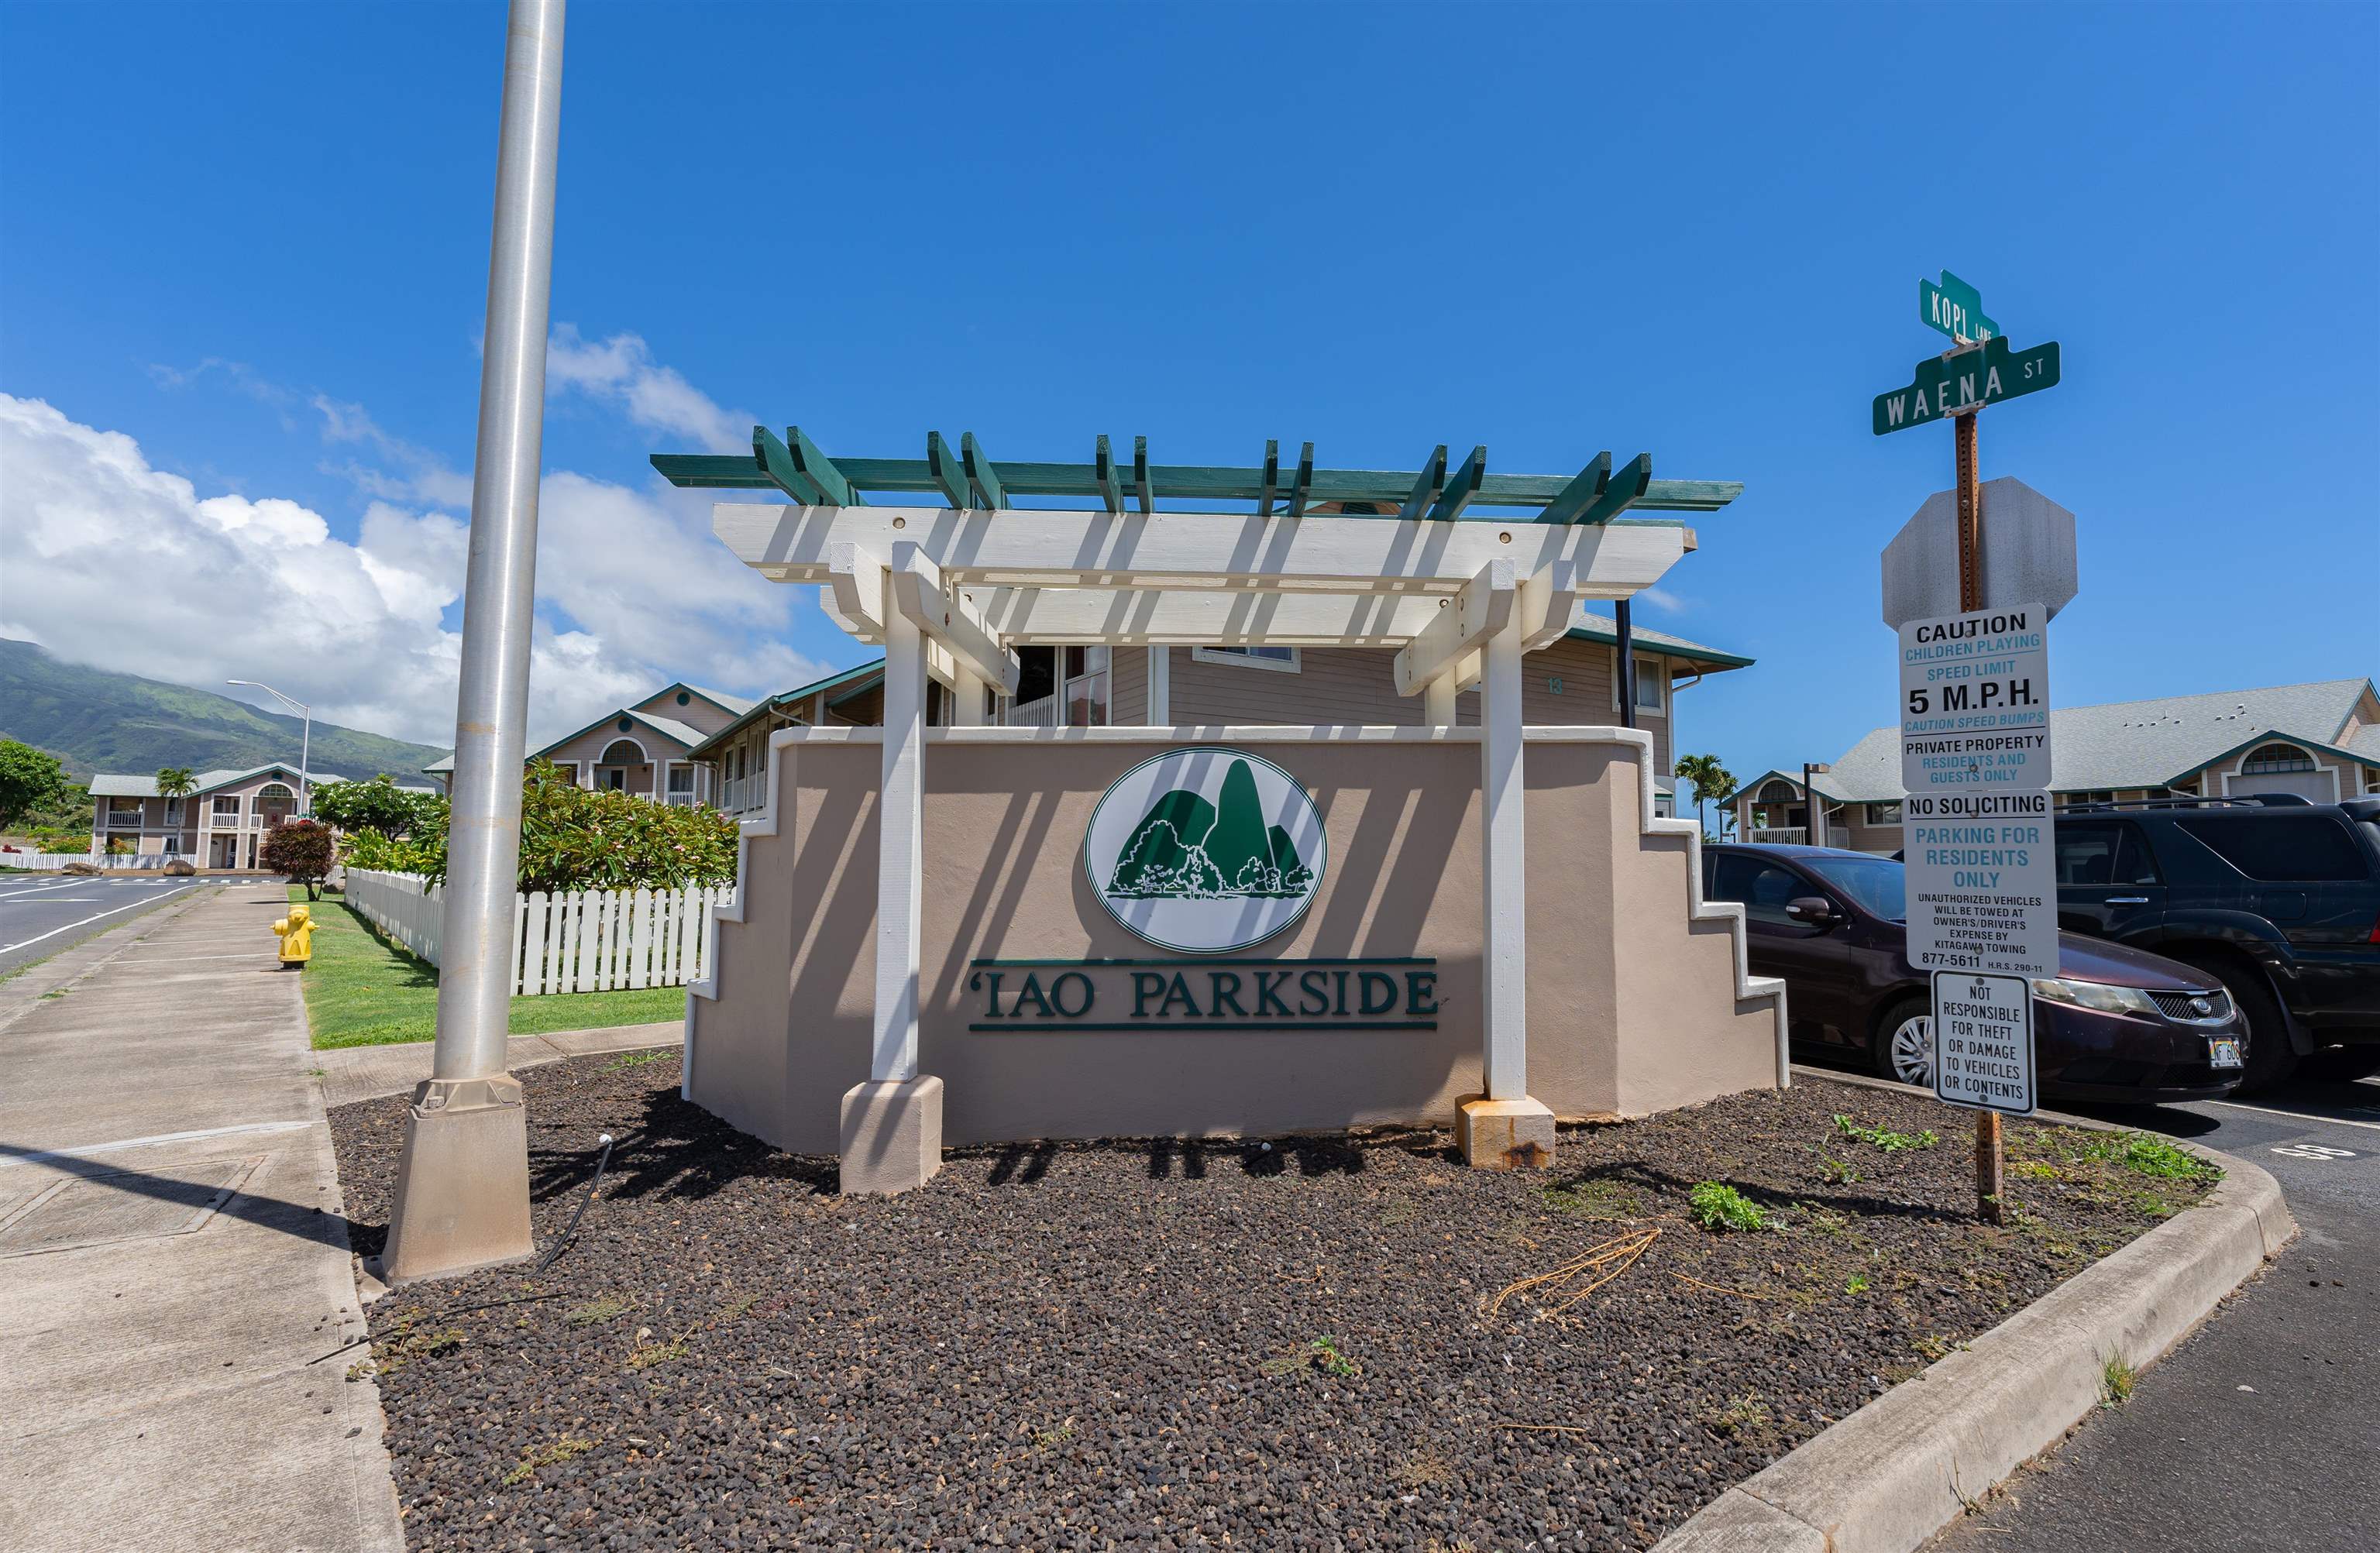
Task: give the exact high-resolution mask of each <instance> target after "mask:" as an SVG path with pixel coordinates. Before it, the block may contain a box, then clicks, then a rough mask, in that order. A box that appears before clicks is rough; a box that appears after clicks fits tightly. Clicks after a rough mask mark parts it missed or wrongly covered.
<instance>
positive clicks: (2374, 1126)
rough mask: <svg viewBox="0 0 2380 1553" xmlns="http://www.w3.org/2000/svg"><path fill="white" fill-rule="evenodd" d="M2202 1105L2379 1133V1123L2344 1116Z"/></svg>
mask: <svg viewBox="0 0 2380 1553" xmlns="http://www.w3.org/2000/svg"><path fill="white" fill-rule="evenodd" d="M2203 1103H2204V1104H2206V1105H2210V1106H2221V1107H2223V1108H2224V1109H2225V1110H2253V1111H2254V1112H2255V1113H2256V1114H2257V1115H2259V1116H2277V1117H2279V1118H2281V1120H2283V1121H2285V1122H2303V1123H2305V1124H2307V1125H2310V1126H2320V1125H2329V1126H2333V1127H2362V1128H2363V1129H2365V1130H2366V1131H2367V1132H2374V1133H2380V1122H2354V1121H2350V1120H2349V1119H2348V1118H2346V1117H2344V1116H2322V1115H2318V1114H2316V1113H2314V1112H2312V1111H2303V1110H2274V1109H2273V1108H2272V1107H2270V1106H2251V1105H2242V1104H2241V1103H2240V1102H2239V1101H2238V1100H2207V1101H2204V1102H2203Z"/></svg>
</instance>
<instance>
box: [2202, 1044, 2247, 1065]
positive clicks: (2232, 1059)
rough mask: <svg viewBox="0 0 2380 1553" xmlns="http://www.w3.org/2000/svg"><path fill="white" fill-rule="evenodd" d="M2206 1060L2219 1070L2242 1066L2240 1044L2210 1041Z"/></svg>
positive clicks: (2207, 1046)
mask: <svg viewBox="0 0 2380 1553" xmlns="http://www.w3.org/2000/svg"><path fill="white" fill-rule="evenodd" d="M2206 1060H2207V1061H2208V1062H2212V1063H2214V1064H2215V1065H2216V1067H2218V1068H2236V1067H2239V1066H2240V1043H2239V1042H2238V1041H2235V1040H2229V1041H2208V1042H2207V1043H2206Z"/></svg>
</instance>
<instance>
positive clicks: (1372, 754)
mask: <svg viewBox="0 0 2380 1553" xmlns="http://www.w3.org/2000/svg"><path fill="white" fill-rule="evenodd" d="M1446 451H1447V450H1446V449H1445V448H1444V447H1439V448H1437V449H1435V450H1433V452H1432V453H1431V455H1429V457H1427V459H1425V460H1424V461H1423V465H1422V467H1421V468H1420V469H1418V470H1404V471H1385V470H1351V469H1330V468H1323V467H1316V464H1315V461H1314V455H1313V449H1312V446H1311V444H1307V445H1306V446H1305V448H1304V449H1303V450H1302V451H1301V452H1300V454H1299V455H1298V457H1297V458H1296V459H1295V460H1294V461H1292V460H1290V459H1287V458H1285V457H1282V456H1281V455H1280V453H1279V448H1278V444H1268V446H1267V448H1266V456H1265V458H1264V460H1263V461H1262V463H1260V464H1257V465H1253V466H1247V467H1231V466H1168V465H1157V464H1152V463H1151V462H1150V461H1149V456H1148V451H1147V441H1146V439H1136V440H1135V443H1134V446H1133V450H1132V455H1131V456H1130V458H1129V460H1127V459H1125V458H1124V457H1123V456H1120V455H1118V454H1116V453H1115V452H1114V451H1112V450H1111V444H1110V443H1109V442H1108V440H1107V439H1106V438H1100V439H1099V442H1098V443H1097V446H1096V448H1095V450H1094V455H1093V457H1092V458H1091V460H1090V461H1089V462H1087V463H1084V464H1058V463H1029V462H1023V463H1004V462H994V461H993V460H992V459H991V458H990V456H989V455H987V453H986V451H985V450H984V448H983V446H982V445H981V443H978V442H977V441H976V439H975V438H974V437H972V436H971V435H970V436H967V437H963V438H961V439H960V442H959V444H958V448H957V450H956V451H955V453H953V449H952V447H951V444H950V443H947V442H945V441H944V440H943V439H942V438H941V436H940V435H939V434H935V435H929V437H928V438H927V439H926V447H925V453H926V456H925V457H924V458H921V459H897V458H872V459H861V458H846V459H840V460H838V459H832V458H829V457H828V456H827V455H825V454H824V453H823V452H821V451H820V449H819V448H818V446H817V445H816V444H815V443H813V442H812V441H811V440H810V439H808V438H807V437H806V436H804V435H803V434H802V433H801V431H799V430H798V429H788V430H787V431H786V433H785V434H784V436H783V437H782V438H780V437H779V436H777V435H776V434H775V433H774V432H771V431H768V430H766V429H759V428H756V429H755V431H754V435H753V454H752V456H751V457H749V458H748V459H747V458H745V457H742V456H741V455H737V456H733V457H720V456H713V455H689V456H679V455H656V456H655V458H654V464H655V466H656V467H658V468H659V469H660V470H661V471H662V473H663V474H664V475H666V476H668V477H669V478H670V479H673V480H674V481H675V482H677V483H679V484H681V485H691V486H710V487H719V488H726V489H737V488H742V489H747V490H760V489H766V490H773V491H776V492H777V493H778V494H779V495H781V496H783V498H785V501H784V503H783V504H753V503H749V502H731V503H724V504H721V505H720V506H719V507H718V508H716V509H715V512H714V516H713V528H714V530H715V531H716V532H717V534H718V536H719V538H720V539H721V540H722V542H723V543H725V544H726V545H727V546H728V548H729V549H730V550H731V551H733V552H735V554H736V555H737V556H738V557H739V558H741V559H742V560H743V561H745V562H746V563H747V564H749V565H750V566H752V567H753V568H754V569H755V570H757V571H759V573H760V574H761V575H762V576H767V577H770V578H771V579H773V580H776V581H781V582H785V583H808V584H816V585H819V587H820V591H821V599H822V602H823V603H824V605H825V607H826V609H827V611H828V613H830V614H831V615H832V617H833V618H834V619H835V620H836V621H837V622H838V623H840V624H841V625H843V626H844V628H845V629H846V630H848V631H849V632H851V634H852V635H853V636H854V637H857V638H858V639H860V640H862V641H867V642H871V643H881V644H882V645H883V648H884V650H885V668H884V691H883V714H882V724H881V726H880V727H856V726H855V727H808V726H796V727H792V728H787V729H783V730H781V731H779V732H777V733H775V734H772V735H771V741H770V750H769V763H768V770H767V775H766V781H767V783H768V787H767V791H768V793H769V795H770V797H769V801H768V803H767V806H766V807H765V808H764V809H763V810H762V811H761V813H760V814H759V817H758V818H757V819H751V820H748V821H747V823H746V825H745V828H744V835H743V843H742V845H743V855H742V857H741V859H740V862H739V867H738V870H737V877H738V879H739V880H741V885H740V889H739V894H738V898H737V900H736V902H735V904H734V905H733V906H731V907H729V908H726V909H725V910H723V911H722V913H721V914H720V916H719V918H718V920H717V922H716V924H715V925H714V928H713V931H714V932H715V934H716V938H715V941H714V950H715V956H714V958H713V959H712V960H711V961H710V962H709V964H710V965H711V966H712V971H711V978H710V981H708V982H706V983H703V984H699V985H698V986H697V987H695V988H694V989H692V991H693V995H692V996H691V997H690V999H689V1001H688V1012H687V1062H686V1093H687V1095H688V1096H689V1097H690V1098H693V1099H694V1100H696V1101H698V1103H700V1104H703V1105H705V1106H708V1107H710V1109H712V1110H716V1111H718V1112H720V1113H721V1114H722V1115H723V1116H725V1117H727V1118H728V1119H729V1120H730V1121H732V1122H735V1123H736V1124H737V1125H739V1126H742V1127H744V1128H746V1129H747V1130H748V1131H750V1132H753V1133H756V1134H759V1135H760V1136H762V1137H764V1138H767V1139H769V1140H770V1141H771V1142H772V1143H776V1144H778V1145H780V1146H782V1147H787V1148H792V1149H796V1150H801V1151H806V1152H821V1153H825V1152H832V1153H835V1154H838V1155H839V1156H840V1157H841V1160H842V1174H843V1185H844V1190H846V1191H899V1190H905V1189H907V1188H909V1187H913V1186H916V1185H917V1184H919V1183H922V1182H923V1181H925V1180H926V1179H927V1178H929V1176H931V1175H932V1174H933V1172H934V1171H935V1170H936V1169H937V1168H939V1165H940V1162H941V1146H942V1144H943V1143H944V1142H946V1141H947V1142H952V1143H977V1142H1000V1141H1020V1140H1026V1139H1040V1138H1099V1137H1132V1136H1148V1135H1161V1136H1175V1135H1183V1134H1191V1135H1205V1134H1241V1135H1260V1134H1269V1133H1272V1134H1277V1133H1284V1132H1293V1131H1305V1130H1321V1129H1335V1128H1343V1127H1348V1126H1354V1125H1358V1124H1363V1123H1368V1122H1450V1121H1451V1122H1452V1123H1453V1124H1454V1127H1455V1132H1456V1138H1457V1143H1458V1146H1459V1147H1461V1148H1462V1149H1463V1152H1464V1154H1465V1156H1466V1158H1468V1159H1471V1160H1472V1161H1473V1162H1474V1163H1475V1164H1480V1165H1485V1166H1504V1167H1509V1166H1512V1165H1518V1164H1529V1163H1545V1162H1549V1161H1550V1159H1551V1157H1552V1145H1553V1140H1554V1123H1555V1121H1556V1119H1557V1117H1559V1116H1585V1115H1614V1114H1634V1113H1641V1112H1644V1111H1646V1110H1658V1109H1661V1108H1663V1107H1666V1106H1671V1105H1679V1104H1685V1103H1689V1102H1692V1101H1694V1100H1699V1099H1704V1098H1709V1097H1711V1096H1713V1095H1717V1094H1721V1093H1727V1092H1731V1091H1733V1090H1738V1089H1743V1088H1747V1087H1752V1086H1771V1085H1778V1084H1782V1083H1783V1082H1784V1081H1785V1075H1786V1066H1785V1061H1784V1052H1785V1048H1784V1044H1783V1042H1784V1026H1783V1009H1782V1007H1781V989H1779V987H1778V986H1777V984H1775V983H1773V982H1767V981H1762V980H1759V979H1757V978H1753V977H1749V976H1748V975H1747V974H1746V972H1745V968H1744V961H1743V939H1742V933H1743V926H1742V916H1741V910H1740V908H1738V907H1734V906H1730V905H1706V904H1704V903H1703V902H1702V901H1701V900H1700V894H1699V868H1698V866H1697V864H1696V861H1695V857H1694V849H1695V846H1696V844H1697V842H1698V837H1696V836H1695V835H1694V826H1693V825H1692V823H1691V822H1689V821H1683V820H1673V819H1665V818H1660V817H1657V816H1656V815H1655V813H1654V810H1653V799H1654V793H1655V787H1654V775H1655V773H1654V772H1653V770H1652V769H1651V744H1650V741H1649V739H1647V738H1646V737H1645V735H1644V734H1639V733H1637V732H1636V731H1635V730H1633V729H1622V728H1610V727H1605V726H1600V725H1597V726H1585V727H1528V728H1525V729H1524V726H1523V719H1522V714H1521V687H1522V678H1523V673H1522V661H1523V659H1524V655H1525V654H1527V653H1528V652H1530V651H1532V650H1535V649H1538V648H1541V647H1545V646H1548V645H1549V644H1551V643H1553V642H1555V641H1557V640H1560V638H1561V637H1562V635H1563V633H1564V632H1565V631H1566V630H1567V629H1568V628H1569V627H1570V625H1571V621H1572V617H1573V608H1574V605H1575V604H1576V602H1577V601H1580V600H1584V599H1610V600H1623V599H1626V598H1628V597H1630V596H1632V595H1633V594H1634V593H1635V592H1637V591H1639V590H1641V589H1642V588H1645V587H1648V586H1650V585H1651V584H1652V583H1653V582H1654V581H1656V580H1657V579H1658V578H1659V577H1660V576H1662V575H1663V573H1664V572H1666V571H1667V570H1668V568H1669V567H1670V565H1671V564H1674V563H1675V562H1676V561H1677V560H1678V559H1679V558H1680V557H1681V556H1682V555H1683V554H1684V553H1685V552H1687V550H1689V549H1690V548H1692V546H1693V543H1694V540H1693V535H1692V532H1691V530H1689V529H1687V528H1685V527H1684V526H1683V524H1682V522H1681V521H1680V520H1679V519H1678V518H1677V517H1675V516H1668V515H1670V514H1675V513H1681V512H1708V511H1713V510H1716V509H1717V508H1718V507H1720V506H1723V505H1725V504H1726V503H1727V502H1729V501H1730V500H1732V499H1733V497H1734V495H1735V492H1736V490H1737V488H1736V487H1734V486H1732V485H1730V484H1728V483H1726V482H1720V481H1706V480H1656V479H1653V477H1652V461H1651V459H1650V457H1649V456H1640V457H1638V458H1635V459H1633V460H1631V461H1629V462H1628V463H1626V464H1624V465H1618V466H1615V463H1614V461H1613V459H1612V458H1611V456H1610V455H1609V454H1604V455H1597V457H1596V458H1595V459H1593V460H1592V461H1590V462H1589V463H1588V464H1587V465H1586V467H1585V468H1583V469H1582V470H1580V471H1579V472H1578V473H1577V474H1575V475H1566V476H1552V475H1497V474H1491V473H1489V472H1488V464H1487V450H1486V449H1485V448H1475V449H1474V450H1473V451H1472V453H1471V454H1470V455H1469V456H1467V457H1466V458H1464V459H1463V460H1461V461H1460V462H1459V463H1453V464H1450V461H1449V460H1448V458H1447V456H1446ZM865 492H876V493H879V494H880V495H881V494H882V493H887V492H889V493H893V497H892V499H893V500H900V499H902V497H903V495H904V494H905V493H917V495H922V496H924V497H925V499H926V504H919V505H893V504H886V505H876V504H872V503H871V501H870V500H869V497H868V495H867V494H865ZM1052 497H1055V498H1069V497H1071V498H1075V499H1079V500H1081V501H1083V502H1085V503H1086V505H1085V506H1083V507H1080V508H1072V509H1070V508H1050V507H1039V506H1036V507H1021V506H1019V505H1017V504H1016V503H1017V500H1018V499H1019V498H1033V499H1036V500H1041V499H1047V498H1052ZM910 499H912V500H914V499H915V498H914V497H912V498H910ZM1160 503H1164V504H1166V505H1164V506H1160ZM1326 503H1327V504H1329V507H1328V509H1327V510H1324V508H1323V504H1326ZM1177 507H1180V508H1195V509H1196V510H1173V509H1174V508H1177ZM1496 509H1502V510H1501V511H1497V510H1496ZM1094 645H1096V646H1099V647H1102V648H1105V649H1108V652H1109V654H1110V655H1111V661H1112V657H1113V655H1114V654H1116V653H1119V652H1122V651H1124V650H1127V649H1135V648H1137V649H1152V650H1151V656H1150V659H1149V663H1148V667H1147V674H1146V679H1145V684H1146V686H1147V702H1146V704H1147V709H1148V710H1147V713H1146V724H1145V725H1141V726H1134V727H1100V726H1091V727H1082V726H1077V727H1063V728H1057V727H1026V726H1014V727H1012V726H1001V725H997V724H995V723H993V722H991V721H990V712H991V710H992V708H993V704H994V703H995V702H996V701H997V700H998V699H999V698H1004V697H1013V696H1014V694H1015V693H1016V690H1017V687H1018V685H1019V683H1020V681H1019V665H1018V659H1017V649H1019V648H1023V647H1042V646H1049V647H1070V648H1071V647H1076V646H1082V647H1088V646H1094ZM1218 645H1228V646H1232V647H1245V648H1249V649H1279V648H1340V649H1371V650H1376V651H1378V652H1380V653H1381V654H1382V655H1383V656H1384V657H1392V658H1393V663H1392V665H1390V667H1391V668H1392V670H1393V674H1392V677H1393V682H1394V685H1395V686H1396V689H1397V690H1398V692H1400V693H1401V694H1403V695H1406V696H1411V697H1414V698H1415V699H1416V701H1417V702H1418V703H1419V708H1420V710H1421V713H1422V718H1421V725H1420V726H1417V727H1416V726H1401V727H1381V726H1366V725H1342V724H1330V723H1318V724H1312V725H1295V726H1278V725H1264V726H1248V727H1202V726H1190V727H1181V726H1175V725H1174V723H1173V721H1172V717H1171V715H1170V712H1169V710H1168V708H1167V697H1168V691H1167V688H1166V686H1167V684H1168V670H1167V669H1166V660H1165V654H1166V653H1167V652H1169V651H1170V650H1171V649H1172V648H1175V647H1214V646H1218ZM929 679H931V680H932V681H934V682H937V683H939V684H941V685H942V686H945V687H946V690H947V692H948V693H947V694H946V695H945V696H944V697H943V698H942V704H943V705H945V706H946V707H948V708H950V709H951V712H952V725H950V726H947V727H935V728H930V729H929V727H928V726H927V719H926V715H925V713H926V707H927V696H926V686H927V683H928V681H929ZM1474 687H1475V688H1476V689H1477V690H1478V692H1479V705H1480V715H1479V718H1478V721H1477V722H1476V723H1475V724H1470V725H1460V724H1458V722H1457V719H1456V704H1457V696H1458V694H1459V693H1461V692H1463V691H1466V690H1470V689H1473V688H1474ZM1533 906H1534V908H1535V909H1533Z"/></svg>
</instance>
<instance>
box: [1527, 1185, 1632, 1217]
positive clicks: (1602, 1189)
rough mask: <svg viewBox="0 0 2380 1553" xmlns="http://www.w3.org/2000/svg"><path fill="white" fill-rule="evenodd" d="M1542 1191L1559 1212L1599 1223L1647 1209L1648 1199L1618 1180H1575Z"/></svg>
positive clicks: (1550, 1204) (1549, 1205) (1547, 1202)
mask: <svg viewBox="0 0 2380 1553" xmlns="http://www.w3.org/2000/svg"><path fill="white" fill-rule="evenodd" d="M1540 1195H1542V1196H1543V1197H1544V1198H1545V1202H1546V1206H1547V1207H1549V1208H1551V1209H1553V1210H1554V1211H1555V1212H1556V1213H1566V1214H1568V1215H1570V1216H1571V1217H1572V1218H1573V1219H1586V1220H1587V1221H1588V1222H1590V1223H1596V1224H1609V1223H1613V1222H1616V1221H1618V1220H1621V1219H1638V1218H1642V1217H1643V1216H1644V1211H1645V1204H1644V1200H1643V1199H1642V1198H1641V1197H1639V1196H1638V1195H1636V1194H1635V1193H1634V1192H1633V1191H1632V1190H1630V1189H1629V1188H1628V1187H1625V1186H1622V1185H1621V1183H1618V1182H1616V1181H1574V1182H1572V1183H1569V1184H1568V1185H1566V1186H1548V1187H1547V1188H1546V1189H1545V1191H1544V1192H1543V1193H1541V1194H1540Z"/></svg>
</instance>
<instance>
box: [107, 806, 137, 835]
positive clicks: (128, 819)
mask: <svg viewBox="0 0 2380 1553" xmlns="http://www.w3.org/2000/svg"><path fill="white" fill-rule="evenodd" d="M143 819H145V816H144V815H143V814H142V812H141V811H140V810H139V809H110V810H108V811H107V828H108V829H109V830H111V831H138V830H139V829H140V826H141V822H142V820H143Z"/></svg>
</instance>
